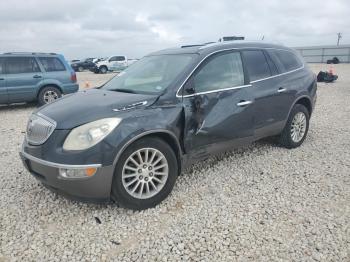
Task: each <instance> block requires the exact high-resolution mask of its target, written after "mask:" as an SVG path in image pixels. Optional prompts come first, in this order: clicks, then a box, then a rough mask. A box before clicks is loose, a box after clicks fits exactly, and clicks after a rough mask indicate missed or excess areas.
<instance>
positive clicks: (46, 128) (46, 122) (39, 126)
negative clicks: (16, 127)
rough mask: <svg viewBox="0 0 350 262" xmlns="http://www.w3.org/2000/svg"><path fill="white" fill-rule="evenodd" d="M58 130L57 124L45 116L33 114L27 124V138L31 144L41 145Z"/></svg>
mask: <svg viewBox="0 0 350 262" xmlns="http://www.w3.org/2000/svg"><path fill="white" fill-rule="evenodd" d="M55 128H56V122H55V121H53V120H52V119H50V118H48V117H46V116H43V115H37V114H32V115H31V116H30V118H29V121H28V124H27V132H26V137H27V141H28V143H29V144H32V145H41V144H43V143H45V141H46V140H47V139H48V138H49V137H50V135H51V134H52V132H53V131H54V130H55Z"/></svg>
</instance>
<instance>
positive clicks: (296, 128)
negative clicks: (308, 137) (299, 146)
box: [290, 112, 306, 143]
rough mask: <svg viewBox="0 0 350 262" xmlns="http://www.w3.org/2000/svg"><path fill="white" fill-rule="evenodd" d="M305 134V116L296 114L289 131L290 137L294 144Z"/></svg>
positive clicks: (300, 113) (299, 113)
mask: <svg viewBox="0 0 350 262" xmlns="http://www.w3.org/2000/svg"><path fill="white" fill-rule="evenodd" d="M305 132H306V116H305V114H304V113H303V112H298V113H297V114H296V115H295V116H294V118H293V120H292V124H291V130H290V135H291V138H292V140H293V142H295V143H299V142H300V141H301V140H302V139H303V137H304V135H305Z"/></svg>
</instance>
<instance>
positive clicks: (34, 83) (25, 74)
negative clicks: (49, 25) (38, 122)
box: [0, 53, 79, 105]
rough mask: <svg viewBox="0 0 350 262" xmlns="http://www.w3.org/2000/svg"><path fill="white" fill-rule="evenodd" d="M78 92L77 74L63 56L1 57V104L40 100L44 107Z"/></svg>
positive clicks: (16, 55)
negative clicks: (65, 95)
mask: <svg viewBox="0 0 350 262" xmlns="http://www.w3.org/2000/svg"><path fill="white" fill-rule="evenodd" d="M78 89H79V86H78V84H77V77H76V75H75V72H74V71H73V69H72V68H71V67H70V66H69V64H68V63H67V62H66V60H65V59H64V57H63V56H62V55H58V54H54V53H50V54H47V53H5V54H0V104H11V103H19V102H33V101H37V102H38V104H39V105H44V104H47V103H50V102H52V101H54V100H56V99H58V98H60V97H61V96H62V95H63V94H70V93H74V92H77V91H78Z"/></svg>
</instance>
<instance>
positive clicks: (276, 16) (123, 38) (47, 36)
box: [0, 0, 350, 59]
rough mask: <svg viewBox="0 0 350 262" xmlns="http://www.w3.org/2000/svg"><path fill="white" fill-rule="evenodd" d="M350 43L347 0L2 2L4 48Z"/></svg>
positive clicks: (142, 50)
mask: <svg viewBox="0 0 350 262" xmlns="http://www.w3.org/2000/svg"><path fill="white" fill-rule="evenodd" d="M337 32H342V33H343V38H342V39H341V44H350V1H349V0H333V1H327V0H326V1H320V0H307V1H306V0H292V1H283V0H267V1H258V0H255V1H253V0H214V1H205V0H187V1H179V0H177V1H176V0H171V1H165V0H164V1H162V0H153V1H147V0H143V1H142V0H140V1H133V0H127V1H124V0H92V1H90V0H57V1H54V0H53V1H49V0H10V1H5V0H0V53H2V52H8V51H43V52H59V53H62V54H64V55H65V56H66V57H67V58H69V59H72V58H83V57H91V56H92V57H105V56H109V55H121V54H123V55H127V56H128V57H131V58H134V57H135V58H136V57H142V56H143V55H145V54H147V53H149V52H151V51H155V50H158V49H164V48H168V47H173V46H179V45H181V44H194V43H203V42H209V41H217V40H218V39H219V38H220V37H222V36H229V35H239V36H245V37H246V39H247V40H259V39H261V38H262V37H263V36H265V41H270V42H278V43H283V44H285V45H288V46H304V45H323V44H336V40H337V36H336V33H337Z"/></svg>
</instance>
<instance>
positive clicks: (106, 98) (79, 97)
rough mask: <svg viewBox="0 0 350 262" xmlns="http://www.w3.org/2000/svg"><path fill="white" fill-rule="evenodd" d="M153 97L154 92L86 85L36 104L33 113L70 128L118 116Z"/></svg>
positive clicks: (138, 106) (62, 126) (154, 98)
mask: <svg viewBox="0 0 350 262" xmlns="http://www.w3.org/2000/svg"><path fill="white" fill-rule="evenodd" d="M157 98H158V95H143V94H130V93H123V92H115V91H108V90H103V89H90V90H86V91H81V92H78V93H75V94H72V95H68V96H65V97H63V98H61V99H59V100H57V101H55V102H53V103H51V104H49V105H46V106H44V107H42V108H39V109H38V111H37V113H40V114H43V115H45V116H47V117H49V118H51V119H52V120H54V121H56V122H57V126H56V129H72V128H74V127H76V126H80V125H82V124H85V123H88V122H91V121H94V120H98V119H101V118H107V117H118V116H119V115H121V114H123V112H125V111H130V110H135V109H140V108H145V107H147V106H150V105H152V104H153V103H154V102H155V101H156V100H157Z"/></svg>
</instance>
